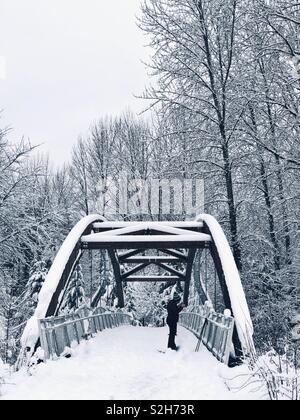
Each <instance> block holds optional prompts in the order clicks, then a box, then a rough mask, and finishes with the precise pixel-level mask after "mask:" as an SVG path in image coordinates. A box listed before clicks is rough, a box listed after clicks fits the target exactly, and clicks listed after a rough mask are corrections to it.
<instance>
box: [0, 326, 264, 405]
mask: <svg viewBox="0 0 300 420" xmlns="http://www.w3.org/2000/svg"><path fill="white" fill-rule="evenodd" d="M167 338H168V330H167V328H142V327H127V326H126V327H120V328H116V329H113V330H105V331H103V332H101V333H99V334H98V335H97V336H96V337H95V338H94V339H92V340H90V341H87V342H83V343H82V344H81V345H80V346H78V347H77V348H76V349H75V350H74V355H73V357H72V358H70V359H64V358H62V359H60V360H58V361H50V362H48V363H47V364H41V365H39V366H37V367H36V369H35V371H34V372H33V375H32V376H29V375H28V373H27V372H26V371H25V370H24V371H21V372H18V373H15V374H13V375H12V376H11V377H9V378H7V379H6V382H7V383H8V382H9V383H10V385H4V386H3V387H2V389H1V392H2V396H3V397H2V399H8V400H56V399H57V400H66V399H68V400H69V399H70V400H87V399H93V400H99V399H102V400H112V399H124V400H130V399H131V400H150V399H151V400H162V399H166V400H180V399H192V400H200V399H210V400H212V399H223V400H224V399H226V400H227V399H231V400H232V399H257V398H259V395H258V394H255V393H251V390H250V389H248V388H246V389H244V390H243V391H240V392H231V391H230V390H229V389H228V386H226V384H225V382H228V381H225V378H226V379H230V380H229V382H228V383H229V385H230V386H241V385H243V383H244V382H246V380H247V378H245V377H244V376H243V375H244V374H247V373H248V371H247V368H246V367H245V366H242V367H238V368H234V369H229V368H227V367H226V366H224V365H222V364H220V363H219V362H218V361H217V360H216V359H215V358H214V357H213V356H212V355H211V354H210V353H209V352H208V351H207V350H206V349H205V348H204V347H203V346H202V347H201V350H200V352H199V353H195V351H194V349H195V347H196V343H197V340H196V338H195V337H194V336H193V335H192V334H191V333H189V332H188V331H187V330H185V329H183V328H179V331H178V337H177V344H179V345H180V351H178V352H173V351H171V350H168V351H167V352H166V353H165V354H164V353H160V352H159V351H158V350H161V349H164V348H165V347H166V342H167ZM240 375H241V376H240ZM233 378H234V379H233ZM12 383H13V384H14V385H11V384H12Z"/></svg>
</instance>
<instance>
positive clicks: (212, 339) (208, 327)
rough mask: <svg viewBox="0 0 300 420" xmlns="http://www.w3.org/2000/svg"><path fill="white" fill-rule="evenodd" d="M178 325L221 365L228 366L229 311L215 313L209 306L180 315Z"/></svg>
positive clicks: (232, 321)
mask: <svg viewBox="0 0 300 420" xmlns="http://www.w3.org/2000/svg"><path fill="white" fill-rule="evenodd" d="M179 323H180V325H182V326H183V327H185V328H187V329H188V330H189V331H191V332H192V333H193V334H195V336H196V337H197V338H198V340H199V343H198V344H201V343H203V344H204V345H205V346H206V347H207V349H208V350H209V351H210V352H211V353H212V354H213V355H214V356H215V357H216V358H217V359H218V360H219V361H221V362H222V363H225V364H227V365H228V363H229V356H230V353H231V351H232V350H233V345H232V337H233V330H234V318H233V317H232V316H231V313H230V311H229V310H228V309H227V310H225V311H224V315H222V314H219V313H216V312H215V311H214V310H213V309H212V308H211V306H210V305H209V304H206V305H205V306H199V307H197V308H194V309H193V310H192V311H191V312H183V313H181V314H180V317H179Z"/></svg>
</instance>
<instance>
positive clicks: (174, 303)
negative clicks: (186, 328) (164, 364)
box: [167, 292, 185, 350]
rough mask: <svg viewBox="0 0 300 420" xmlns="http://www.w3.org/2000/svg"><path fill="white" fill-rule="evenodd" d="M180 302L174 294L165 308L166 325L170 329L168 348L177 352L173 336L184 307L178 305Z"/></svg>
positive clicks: (178, 297)
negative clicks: (166, 315) (166, 312)
mask: <svg viewBox="0 0 300 420" xmlns="http://www.w3.org/2000/svg"><path fill="white" fill-rule="evenodd" d="M180 301H181V297H180V296H179V294H178V293H177V292H174V294H173V299H172V300H170V302H169V303H168V306H167V310H168V317H167V324H168V326H169V329H170V334H169V342H168V348H169V349H172V350H178V347H177V346H176V344H175V336H176V335H177V323H178V320H179V313H180V312H181V311H182V309H183V308H184V307H185V305H184V304H183V303H181V304H179V302H180Z"/></svg>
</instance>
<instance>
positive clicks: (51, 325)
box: [39, 310, 131, 360]
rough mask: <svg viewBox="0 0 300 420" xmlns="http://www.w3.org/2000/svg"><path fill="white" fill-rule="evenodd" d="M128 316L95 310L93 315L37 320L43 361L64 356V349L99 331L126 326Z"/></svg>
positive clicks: (73, 315)
mask: <svg viewBox="0 0 300 420" xmlns="http://www.w3.org/2000/svg"><path fill="white" fill-rule="evenodd" d="M130 323H131V318H130V316H129V315H127V314H124V313H121V312H116V313H110V312H104V313H103V310H97V311H96V312H95V313H93V314H89V315H83V314H82V313H80V312H79V313H74V314H69V315H65V316H59V317H51V318H45V319H40V320H39V331H40V341H41V347H42V349H43V351H44V359H45V360H48V359H51V358H54V359H55V358H57V357H60V356H61V355H63V354H64V352H65V350H66V348H72V347H74V345H77V344H80V343H81V341H83V340H88V339H89V338H91V337H92V336H93V334H97V333H98V332H100V331H103V330H105V329H111V328H115V327H119V326H121V325H128V324H130Z"/></svg>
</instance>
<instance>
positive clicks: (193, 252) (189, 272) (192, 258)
mask: <svg viewBox="0 0 300 420" xmlns="http://www.w3.org/2000/svg"><path fill="white" fill-rule="evenodd" d="M195 255H196V249H195V248H194V249H190V250H189V253H188V258H187V265H186V272H185V285H184V296H183V303H184V304H185V305H186V306H188V304H189V293H190V284H191V278H192V272H193V264H194V261H195Z"/></svg>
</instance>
